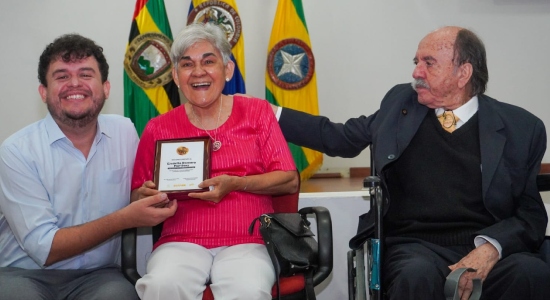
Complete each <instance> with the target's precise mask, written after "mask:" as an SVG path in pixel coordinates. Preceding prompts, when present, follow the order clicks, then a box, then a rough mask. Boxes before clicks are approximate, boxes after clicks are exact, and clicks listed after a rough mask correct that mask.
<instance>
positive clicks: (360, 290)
mask: <svg viewBox="0 0 550 300" xmlns="http://www.w3.org/2000/svg"><path fill="white" fill-rule="evenodd" d="M372 165H373V164H372V155H371V166H372ZM371 174H372V175H374V174H375V171H374V170H373V169H371ZM537 187H538V189H539V191H540V192H548V191H550V173H549V174H539V175H537ZM363 188H365V189H368V190H369V191H370V197H371V201H370V206H371V207H370V209H371V210H373V211H375V214H374V218H375V229H374V233H373V237H372V238H369V239H368V240H367V241H366V242H365V245H364V247H363V248H360V249H354V250H350V251H348V296H349V300H365V299H367V298H366V291H367V289H368V291H369V295H370V299H371V300H382V299H384V294H383V288H382V284H381V271H382V270H381V265H380V262H381V260H382V254H383V247H382V246H383V242H382V237H383V231H382V225H383V224H382V220H383V218H382V217H383V214H382V212H383V199H382V191H381V188H380V180H379V178H378V177H376V176H369V177H367V178H365V180H364V182H363ZM365 250H366V251H367V256H366V257H367V258H366V260H367V263H365ZM539 253H540V254H541V256H542V259H543V260H544V261H545V262H546V263H547V264H548V265H549V266H550V237H549V236H546V237H545V238H544V241H543V243H542V245H541V246H540V249H539ZM365 266H366V267H367V268H365ZM367 284H368V286H367Z"/></svg>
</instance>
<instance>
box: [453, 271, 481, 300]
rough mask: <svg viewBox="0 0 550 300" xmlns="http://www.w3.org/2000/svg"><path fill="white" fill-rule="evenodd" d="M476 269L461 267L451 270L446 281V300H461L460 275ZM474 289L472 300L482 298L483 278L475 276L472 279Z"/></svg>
mask: <svg viewBox="0 0 550 300" xmlns="http://www.w3.org/2000/svg"><path fill="white" fill-rule="evenodd" d="M475 271H476V270H474V269H472V268H459V269H456V270H454V271H452V272H451V274H449V275H448V276H447V280H446V281H445V287H444V291H445V300H460V297H459V295H458V282H459V281H460V276H461V275H462V274H463V273H464V272H475ZM472 283H473V289H472V294H471V295H470V300H479V298H481V279H479V278H474V279H472Z"/></svg>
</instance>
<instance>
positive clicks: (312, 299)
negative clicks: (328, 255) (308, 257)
mask: <svg viewBox="0 0 550 300" xmlns="http://www.w3.org/2000/svg"><path fill="white" fill-rule="evenodd" d="M304 277H305V281H306V288H305V290H306V300H316V299H317V298H316V296H315V289H314V288H313V268H310V269H309V270H308V271H307V272H306V273H305V274H304Z"/></svg>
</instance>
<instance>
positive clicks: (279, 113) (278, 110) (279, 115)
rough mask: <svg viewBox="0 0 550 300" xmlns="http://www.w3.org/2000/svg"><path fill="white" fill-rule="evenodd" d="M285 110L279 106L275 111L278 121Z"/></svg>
mask: <svg viewBox="0 0 550 300" xmlns="http://www.w3.org/2000/svg"><path fill="white" fill-rule="evenodd" d="M282 111H283V108H282V107H280V106H278V107H277V112H276V113H275V118H277V122H278V121H279V118H280V117H281V112H282Z"/></svg>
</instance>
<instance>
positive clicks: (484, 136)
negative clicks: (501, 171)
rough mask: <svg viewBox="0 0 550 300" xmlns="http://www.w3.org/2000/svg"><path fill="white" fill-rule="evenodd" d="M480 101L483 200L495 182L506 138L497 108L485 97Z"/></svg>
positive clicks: (481, 96) (480, 98) (480, 97)
mask: <svg viewBox="0 0 550 300" xmlns="http://www.w3.org/2000/svg"><path fill="white" fill-rule="evenodd" d="M478 99H479V109H478V117H479V140H480V141H481V142H480V147H481V149H480V152H481V166H482V170H481V178H482V179H481V181H482V195H483V199H485V196H486V195H487V191H488V189H489V185H490V184H491V181H492V180H493V177H494V175H495V171H496V169H497V166H498V163H499V161H500V159H501V157H502V151H503V150H504V144H505V143H506V137H505V136H504V135H502V134H500V133H499V130H501V129H503V128H504V124H503V123H502V120H501V119H500V116H499V115H498V114H497V113H496V108H495V107H494V106H493V104H492V103H491V101H490V100H489V99H487V98H486V97H485V96H483V95H480V96H478Z"/></svg>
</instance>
